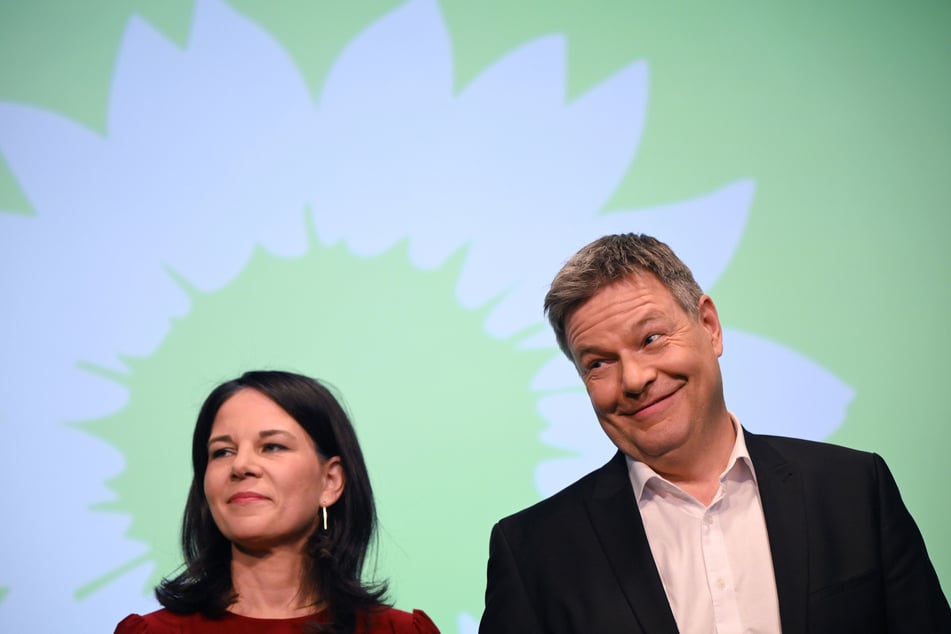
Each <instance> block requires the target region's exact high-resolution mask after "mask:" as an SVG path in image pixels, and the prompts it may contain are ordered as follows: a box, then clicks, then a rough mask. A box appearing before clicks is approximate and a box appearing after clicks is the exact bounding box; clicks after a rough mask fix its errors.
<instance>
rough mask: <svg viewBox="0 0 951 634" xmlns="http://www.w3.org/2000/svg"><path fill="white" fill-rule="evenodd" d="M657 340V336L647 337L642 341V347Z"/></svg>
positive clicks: (658, 336)
mask: <svg viewBox="0 0 951 634" xmlns="http://www.w3.org/2000/svg"><path fill="white" fill-rule="evenodd" d="M659 338H660V335H658V334H653V335H647V338H646V339H644V345H645V346H647V345H650V344H652V343H654V342H655V341H657V340H658V339H659Z"/></svg>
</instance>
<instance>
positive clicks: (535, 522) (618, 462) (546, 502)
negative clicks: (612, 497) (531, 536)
mask: <svg viewBox="0 0 951 634" xmlns="http://www.w3.org/2000/svg"><path fill="white" fill-rule="evenodd" d="M626 473H627V472H626V467H625V466H624V456H623V455H622V454H620V453H617V454H615V455H614V457H613V458H611V460H610V461H608V462H607V463H606V464H604V465H603V466H601V467H599V468H597V469H595V470H594V471H591V472H590V473H588V474H586V475H584V476H582V477H581V478H579V479H578V480H576V481H575V482H573V483H572V484H569V485H568V486H566V487H565V488H564V489H562V490H560V491H558V492H557V493H554V494H552V495H550V496H549V497H547V498H545V499H543V500H541V501H539V502H536V503H535V504H533V505H531V506H529V507H527V508H524V509H522V510H520V511H518V512H516V513H513V514H511V515H508V516H506V517H503V518H502V519H501V520H499V524H500V525H503V526H505V528H506V530H509V529H512V528H515V527H525V528H527V527H543V526H544V525H546V524H552V523H555V524H554V525H557V522H560V521H562V520H565V519H567V518H570V517H571V516H572V515H573V514H577V513H579V512H582V511H581V508H580V507H581V506H582V505H583V504H584V503H585V501H586V500H589V499H591V498H592V496H594V495H596V492H597V491H598V490H599V489H600V488H601V487H604V486H605V483H614V484H618V483H620V482H622V481H623V482H627V481H626V478H627V475H626ZM627 486H630V484H629V483H627ZM632 495H633V492H632Z"/></svg>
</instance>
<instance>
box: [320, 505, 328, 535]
mask: <svg viewBox="0 0 951 634" xmlns="http://www.w3.org/2000/svg"><path fill="white" fill-rule="evenodd" d="M320 516H321V520H322V524H321V528H322V529H323V530H324V532H326V531H327V507H326V506H321V507H320Z"/></svg>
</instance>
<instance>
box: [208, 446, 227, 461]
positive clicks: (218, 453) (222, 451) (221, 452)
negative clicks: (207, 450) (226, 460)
mask: <svg viewBox="0 0 951 634" xmlns="http://www.w3.org/2000/svg"><path fill="white" fill-rule="evenodd" d="M229 453H231V449H229V448H227V447H219V448H218V449H213V450H212V451H211V459H212V460H214V459H215V458H222V457H224V456H227V455H228V454H229Z"/></svg>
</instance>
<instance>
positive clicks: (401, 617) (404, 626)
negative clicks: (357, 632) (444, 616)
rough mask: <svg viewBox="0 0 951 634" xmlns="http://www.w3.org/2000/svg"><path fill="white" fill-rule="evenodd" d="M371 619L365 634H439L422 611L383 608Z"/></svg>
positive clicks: (437, 629) (434, 625)
mask: <svg viewBox="0 0 951 634" xmlns="http://www.w3.org/2000/svg"><path fill="white" fill-rule="evenodd" d="M371 618H372V623H371V626H370V629H369V630H368V631H367V634H439V628H437V627H436V624H435V623H433V621H432V619H430V618H429V615H427V614H426V613H425V612H423V611H422V610H413V611H412V612H404V611H403V610H397V609H396V608H385V609H383V610H380V611H378V612H374V613H373V616H372V617H371Z"/></svg>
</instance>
